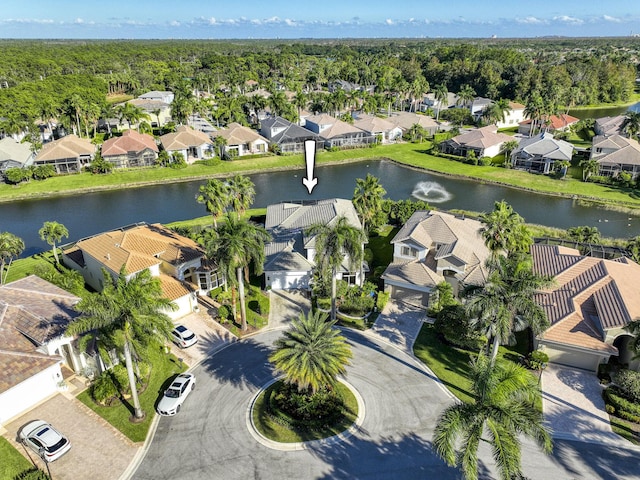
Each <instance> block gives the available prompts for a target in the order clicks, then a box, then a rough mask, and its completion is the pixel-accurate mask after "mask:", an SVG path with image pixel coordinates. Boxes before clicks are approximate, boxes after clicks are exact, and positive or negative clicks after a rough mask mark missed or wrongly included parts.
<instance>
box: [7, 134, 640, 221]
mask: <svg viewBox="0 0 640 480" xmlns="http://www.w3.org/2000/svg"><path fill="white" fill-rule="evenodd" d="M430 145H431V144H430V143H429V142H424V143H403V144H393V145H380V146H378V147H376V148H363V149H353V150H342V151H337V152H319V154H318V156H317V159H316V161H317V163H318V164H332V163H344V162H350V161H359V160H370V159H381V158H386V159H391V160H394V161H397V162H398V163H402V164H404V165H408V166H412V167H416V168H420V169H427V170H429V171H432V172H438V173H443V174H448V175H459V176H463V177H469V178H473V179H476V180H481V181H486V182H495V183H499V184H505V185H512V186H515V187H519V188H524V189H528V190H532V191H537V192H541V193H549V194H557V195H565V196H573V195H577V196H582V197H585V198H588V199H592V200H594V201H602V202H605V203H615V204H621V205H625V206H629V207H635V208H640V197H639V196H637V195H636V194H634V192H633V190H631V189H623V188H617V187H612V186H608V185H598V184H595V183H585V182H582V181H581V180H579V179H576V178H567V179H565V180H556V179H553V178H549V177H547V176H544V175H535V174H530V173H527V172H523V171H519V170H513V169H505V168H502V167H493V166H487V167H479V166H475V165H467V164H463V163H460V162H456V161H452V160H448V159H445V158H440V157H435V156H433V155H430V154H429V153H427V150H428V148H429V147H430ZM303 166H304V159H303V156H302V155H290V156H266V157H261V158H251V159H244V160H243V159H239V160H234V161H230V162H221V163H220V164H219V165H216V166H206V165H199V164H196V165H190V166H188V167H187V168H184V169H180V170H175V169H171V168H145V169H137V170H134V169H132V170H125V171H122V170H118V171H116V172H114V173H111V174H108V175H92V174H89V173H81V174H77V175H68V176H60V177H54V178H50V179H47V180H44V181H31V182H28V183H24V184H20V185H17V186H12V185H6V184H0V201H10V200H14V199H18V198H27V197H29V198H32V197H37V196H47V195H56V194H58V195H59V194H64V193H77V192H78V191H83V190H100V189H107V188H108V189H113V188H127V187H130V186H136V185H148V184H153V183H160V182H163V183H166V182H176V181H187V180H197V179H203V180H204V179H208V178H211V177H215V176H221V177H224V176H229V175H232V174H235V173H240V172H244V173H249V172H264V171H268V170H288V169H292V168H303Z"/></svg>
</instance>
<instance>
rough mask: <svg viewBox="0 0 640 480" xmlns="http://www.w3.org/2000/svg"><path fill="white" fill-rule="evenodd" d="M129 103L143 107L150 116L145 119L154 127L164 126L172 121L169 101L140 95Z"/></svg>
mask: <svg viewBox="0 0 640 480" xmlns="http://www.w3.org/2000/svg"><path fill="white" fill-rule="evenodd" d="M127 103H130V104H131V105H133V106H135V107H138V108H139V109H141V110H142V111H143V112H144V113H145V114H146V115H147V116H148V118H147V119H143V120H145V121H148V122H149V124H150V125H151V126H152V127H154V128H157V127H162V126H163V125H164V124H166V123H168V122H170V121H171V105H170V104H169V103H168V102H164V101H162V100H154V99H151V98H143V97H138V98H134V99H132V100H129V101H128V102H127ZM127 126H128V125H127ZM133 126H135V124H134V125H133Z"/></svg>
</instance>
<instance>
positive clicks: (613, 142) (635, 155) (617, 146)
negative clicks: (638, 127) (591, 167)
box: [591, 135, 640, 165]
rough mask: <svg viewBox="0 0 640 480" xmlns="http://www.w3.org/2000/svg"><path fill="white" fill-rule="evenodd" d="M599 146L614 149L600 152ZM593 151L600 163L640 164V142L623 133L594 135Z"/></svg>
mask: <svg viewBox="0 0 640 480" xmlns="http://www.w3.org/2000/svg"><path fill="white" fill-rule="evenodd" d="M598 148H601V149H603V150H613V151H611V152H603V153H598V152H597V149H598ZM591 152H592V153H591V157H592V158H593V159H595V160H597V161H598V163H600V164H614V165H640V143H638V141H637V140H634V139H631V138H626V137H623V136H621V135H611V136H608V137H604V136H601V135H598V136H596V137H593V140H592V147H591Z"/></svg>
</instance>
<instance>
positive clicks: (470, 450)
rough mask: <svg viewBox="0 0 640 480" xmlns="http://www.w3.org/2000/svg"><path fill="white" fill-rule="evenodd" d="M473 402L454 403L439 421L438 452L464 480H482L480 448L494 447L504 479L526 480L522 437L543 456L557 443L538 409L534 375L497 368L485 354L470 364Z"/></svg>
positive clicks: (510, 365)
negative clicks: (460, 470) (540, 451)
mask: <svg viewBox="0 0 640 480" xmlns="http://www.w3.org/2000/svg"><path fill="white" fill-rule="evenodd" d="M470 377H471V379H472V385H471V388H472V390H473V393H474V394H475V397H476V400H475V402H473V403H456V404H454V405H451V406H450V407H448V408H447V409H446V410H445V411H444V412H443V413H442V414H441V415H440V417H439V418H438V423H437V424H436V428H435V432H434V440H433V443H434V448H435V450H436V453H437V454H438V455H439V456H440V457H441V458H442V459H443V460H444V461H445V462H447V464H448V465H450V466H460V467H461V468H462V473H463V475H464V478H465V479H466V480H476V479H477V478H478V447H479V445H480V442H481V441H483V442H486V443H488V444H489V445H491V451H492V454H493V458H494V460H495V463H496V467H497V469H498V472H499V476H500V478H501V479H503V480H511V479H514V478H524V477H522V472H521V448H522V447H521V442H520V436H521V435H524V436H526V437H529V438H532V439H533V440H534V441H535V442H536V443H537V444H538V446H539V447H540V448H541V449H542V450H543V451H544V452H545V453H551V450H552V448H553V444H552V441H551V436H550V435H549V432H547V430H546V429H545V427H544V419H543V416H542V412H541V411H540V410H538V409H537V408H535V407H534V405H535V404H536V402H538V401H539V399H540V389H539V387H538V385H537V382H536V380H535V378H534V376H533V375H531V373H530V372H528V371H527V370H526V369H524V368H523V367H521V366H520V365H516V364H514V363H511V362H509V363H506V362H505V363H504V364H499V365H493V364H492V363H491V362H490V361H489V359H487V358H486V357H485V356H484V355H480V356H478V358H477V359H476V360H475V361H474V362H473V363H472V364H471V373H470Z"/></svg>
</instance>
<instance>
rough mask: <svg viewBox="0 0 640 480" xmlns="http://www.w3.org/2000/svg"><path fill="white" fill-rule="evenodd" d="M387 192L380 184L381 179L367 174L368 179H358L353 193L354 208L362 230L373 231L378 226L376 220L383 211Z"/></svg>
mask: <svg viewBox="0 0 640 480" xmlns="http://www.w3.org/2000/svg"><path fill="white" fill-rule="evenodd" d="M386 194H387V191H386V190H385V189H384V187H383V186H382V185H381V184H380V179H379V178H378V177H374V176H373V175H371V174H370V173H367V176H366V178H364V179H362V178H356V188H355V190H354V191H353V206H354V207H355V208H356V211H357V212H358V215H360V220H361V221H362V230H364V231H365V232H366V231H367V228H369V229H372V228H373V227H376V226H377V222H376V219H377V218H379V217H380V212H381V211H382V201H383V199H384V196H385V195H386Z"/></svg>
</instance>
